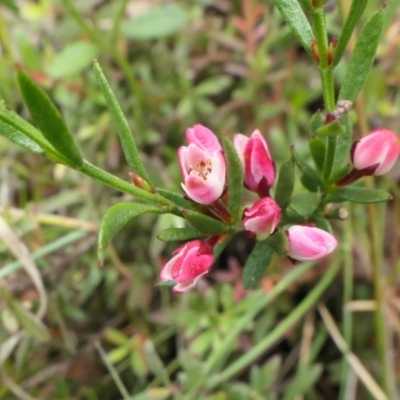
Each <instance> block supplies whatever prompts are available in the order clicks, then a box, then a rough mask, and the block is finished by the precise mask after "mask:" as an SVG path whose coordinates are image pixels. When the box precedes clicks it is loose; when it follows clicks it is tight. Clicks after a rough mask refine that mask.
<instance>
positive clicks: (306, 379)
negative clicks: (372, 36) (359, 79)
mask: <svg viewBox="0 0 400 400" xmlns="http://www.w3.org/2000/svg"><path fill="white" fill-rule="evenodd" d="M355 1H357V0H355ZM322 371H323V368H322V366H321V365H319V364H316V365H311V366H306V367H302V368H300V369H299V370H298V371H297V373H296V375H295V377H294V378H293V379H292V380H291V381H290V383H289V385H288V386H287V388H286V391H285V396H284V397H283V400H293V399H295V398H296V396H299V395H303V394H305V393H306V392H307V391H308V390H310V389H311V388H312V387H313V386H314V385H315V384H316V382H317V380H318V378H319V377H320V376H321V374H322Z"/></svg>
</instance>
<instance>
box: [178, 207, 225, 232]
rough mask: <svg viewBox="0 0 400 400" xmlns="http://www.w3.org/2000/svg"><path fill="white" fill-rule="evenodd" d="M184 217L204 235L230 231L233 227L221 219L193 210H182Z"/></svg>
mask: <svg viewBox="0 0 400 400" xmlns="http://www.w3.org/2000/svg"><path fill="white" fill-rule="evenodd" d="M182 214H183V217H184V218H185V219H186V220H187V221H188V222H189V224H190V225H192V226H193V227H194V228H195V229H197V230H198V231H199V232H200V233H202V234H204V235H215V234H217V233H224V232H229V231H230V230H231V228H230V227H229V226H228V225H226V224H224V223H223V222H221V221H218V220H216V219H214V218H211V217H208V216H207V215H204V214H200V213H198V212H194V211H191V210H182Z"/></svg>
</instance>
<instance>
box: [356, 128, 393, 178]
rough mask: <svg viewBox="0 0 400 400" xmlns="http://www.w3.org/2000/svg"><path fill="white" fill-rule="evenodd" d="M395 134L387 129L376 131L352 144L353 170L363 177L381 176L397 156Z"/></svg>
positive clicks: (390, 166) (391, 165)
mask: <svg viewBox="0 0 400 400" xmlns="http://www.w3.org/2000/svg"><path fill="white" fill-rule="evenodd" d="M399 151H400V147H399V141H398V138H397V135H396V133H394V132H392V131H389V130H388V129H376V130H374V131H372V132H371V133H369V134H368V135H366V136H364V137H363V138H362V139H360V140H358V141H356V142H355V143H354V144H353V147H352V150H351V158H352V161H353V164H354V168H355V169H357V170H359V171H362V170H367V171H366V173H365V174H364V175H383V174H386V172H388V171H389V170H390V169H391V168H392V167H393V165H394V164H395V162H396V160H397V157H398V156H399Z"/></svg>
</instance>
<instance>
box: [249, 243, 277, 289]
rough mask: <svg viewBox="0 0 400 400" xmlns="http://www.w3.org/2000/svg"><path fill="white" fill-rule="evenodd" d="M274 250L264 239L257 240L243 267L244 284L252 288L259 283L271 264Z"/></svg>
mask: <svg viewBox="0 0 400 400" xmlns="http://www.w3.org/2000/svg"><path fill="white" fill-rule="evenodd" d="M273 255H274V250H272V248H271V247H269V245H268V243H267V242H266V241H265V240H264V241H262V242H257V243H256V245H255V246H254V249H253V251H252V252H251V253H250V255H249V257H248V258H247V261H246V264H245V266H244V269H243V286H244V288H245V289H250V288H253V287H255V286H257V285H258V283H259V282H260V281H261V279H262V278H263V276H264V275H265V272H266V271H267V268H268V267H269V265H270V264H271V261H272V256H273Z"/></svg>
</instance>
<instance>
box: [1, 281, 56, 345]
mask: <svg viewBox="0 0 400 400" xmlns="http://www.w3.org/2000/svg"><path fill="white" fill-rule="evenodd" d="M1 295H2V297H3V298H4V300H5V302H6V303H7V305H8V306H9V307H10V309H11V311H12V312H13V314H14V316H15V318H16V319H17V320H18V322H19V323H20V325H21V326H22V327H23V328H24V329H25V331H26V333H27V334H28V335H30V336H32V337H33V338H35V339H36V340H38V341H39V342H42V343H43V342H48V341H49V340H50V339H51V337H50V333H49V331H48V330H47V328H46V326H45V325H44V324H43V322H42V321H41V320H40V319H39V318H38V317H36V316H35V315H33V314H32V313H31V312H29V311H28V310H26V309H25V308H24V307H22V306H21V304H20V303H19V302H18V301H15V300H14V299H13V297H12V296H11V294H10V293H9V292H7V291H6V290H5V289H2V291H1Z"/></svg>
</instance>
